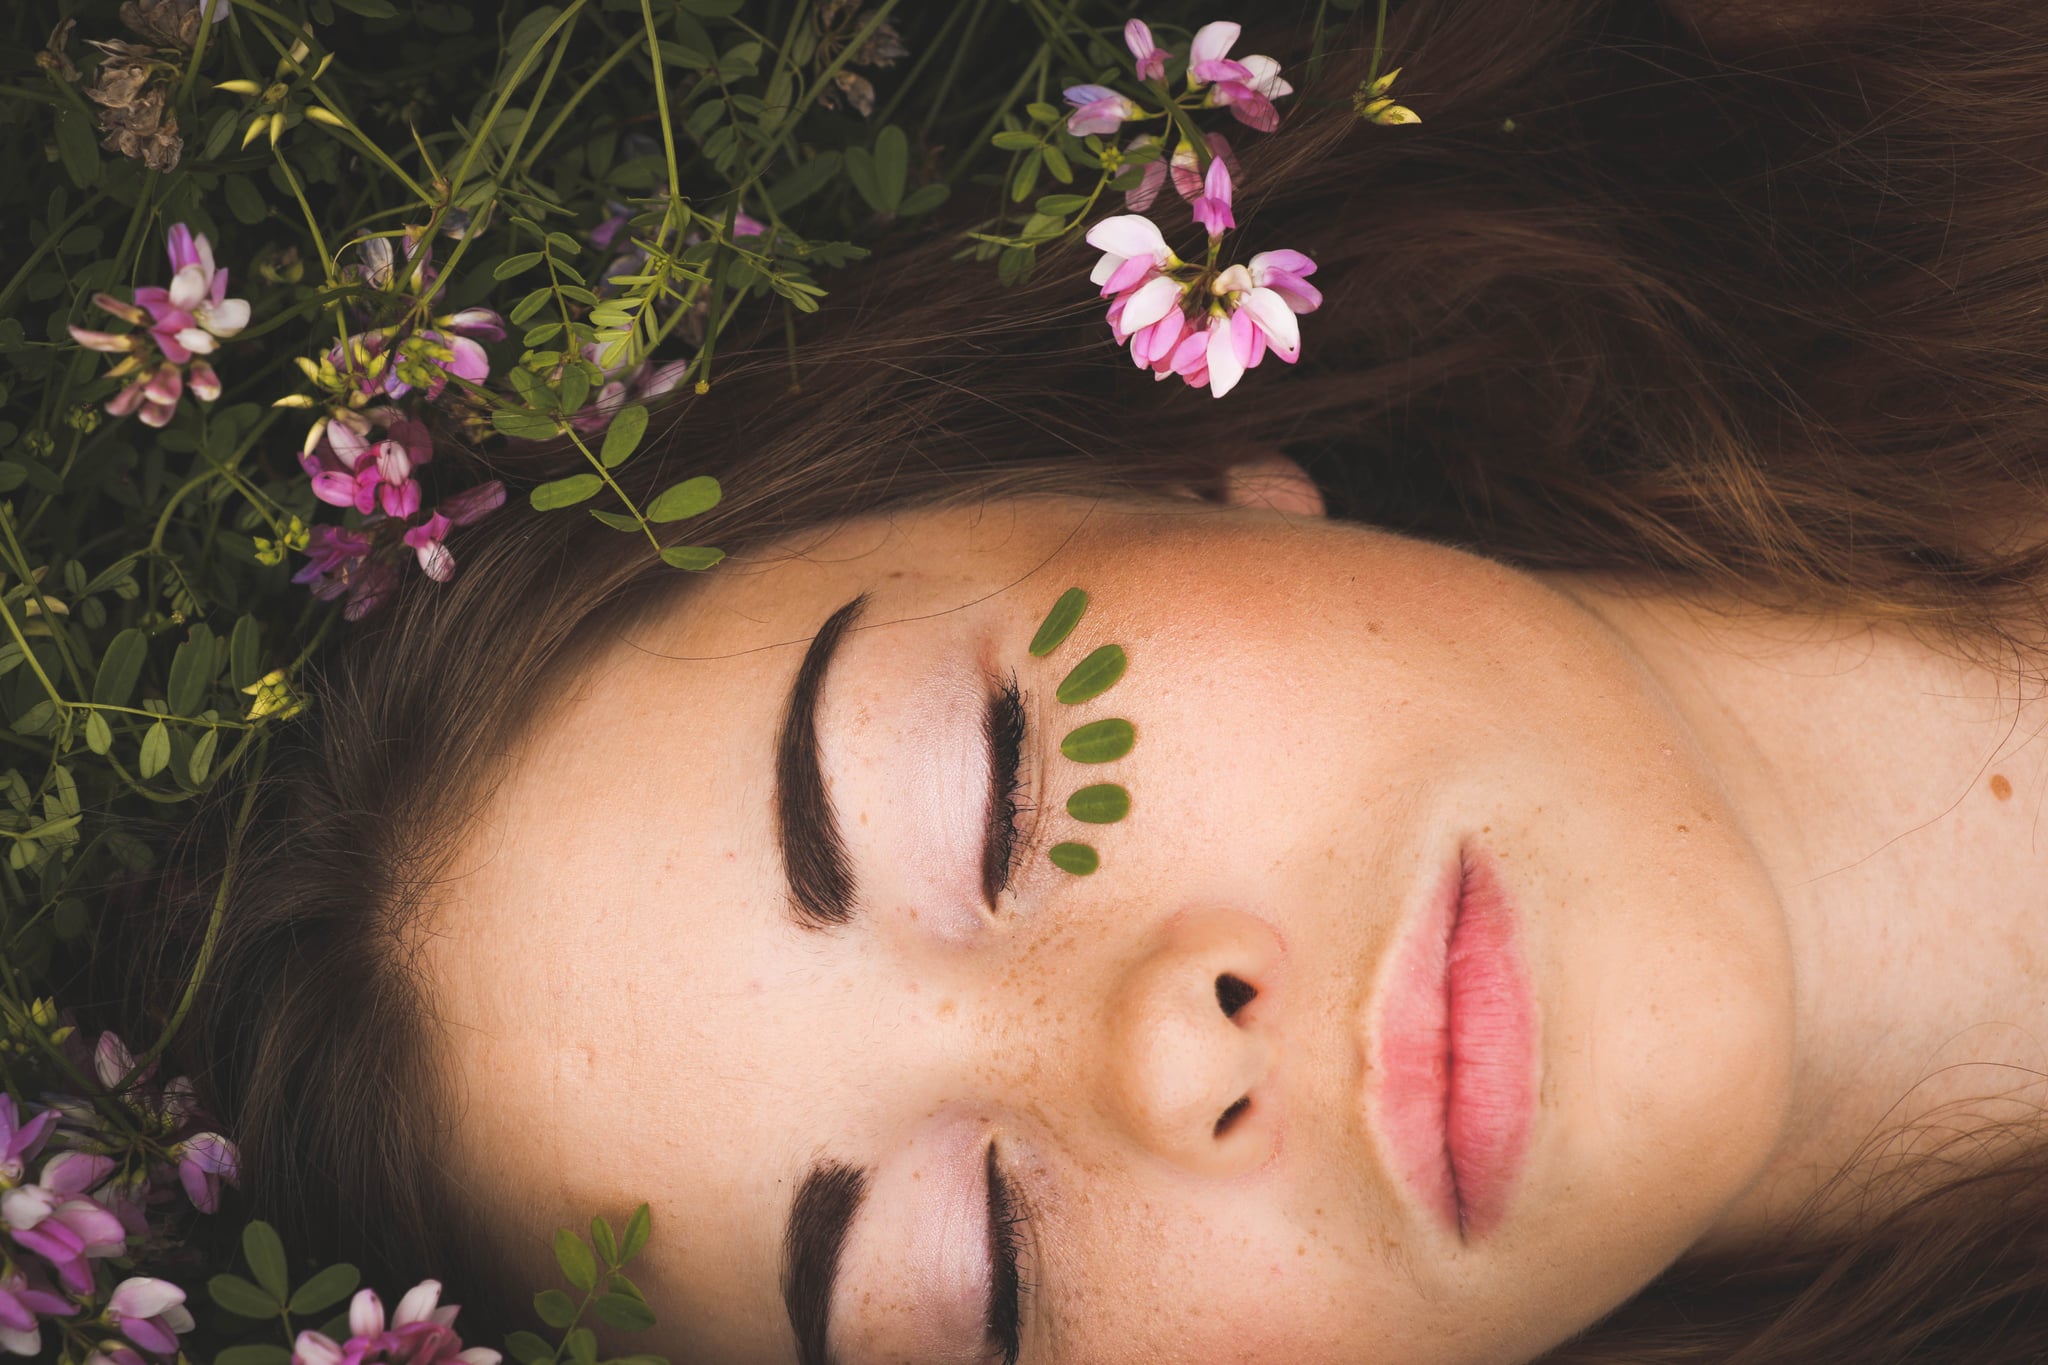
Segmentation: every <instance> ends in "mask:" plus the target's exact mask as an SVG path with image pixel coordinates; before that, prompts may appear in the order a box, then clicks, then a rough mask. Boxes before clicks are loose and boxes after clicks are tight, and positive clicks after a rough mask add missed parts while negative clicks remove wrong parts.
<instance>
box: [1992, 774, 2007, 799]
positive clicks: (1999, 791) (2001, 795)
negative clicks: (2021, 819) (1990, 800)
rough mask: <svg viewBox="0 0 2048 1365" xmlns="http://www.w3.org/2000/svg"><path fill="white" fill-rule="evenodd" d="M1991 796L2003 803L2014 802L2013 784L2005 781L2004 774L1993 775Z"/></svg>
mask: <svg viewBox="0 0 2048 1365" xmlns="http://www.w3.org/2000/svg"><path fill="white" fill-rule="evenodd" d="M1991 794H1992V795H1993V796H1995V797H1997V798H1998V799H1999V800H2001V801H2010V800H2012V783H2010V782H2008V781H2006V780H2005V774H2004V773H1993V774H1991Z"/></svg>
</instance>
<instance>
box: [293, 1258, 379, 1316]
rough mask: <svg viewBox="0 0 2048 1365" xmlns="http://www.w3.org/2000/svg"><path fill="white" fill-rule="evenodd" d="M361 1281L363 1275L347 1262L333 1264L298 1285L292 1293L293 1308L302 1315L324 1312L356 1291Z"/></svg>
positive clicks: (294, 1311)
mask: <svg viewBox="0 0 2048 1365" xmlns="http://www.w3.org/2000/svg"><path fill="white" fill-rule="evenodd" d="M361 1282H362V1276H361V1275H360V1274H359V1273H358V1272H357V1270H356V1268H355V1267H354V1266H352V1265H349V1264H348V1263H347V1262H343V1263H342V1264H340V1265H331V1266H329V1267H327V1269H325V1270H323V1271H321V1272H320V1273H319V1274H317V1275H315V1276H314V1277H313V1278H312V1279H310V1280H308V1281H306V1282H305V1283H304V1284H302V1285H300V1286H299V1287H298V1289H297V1290H296V1291H295V1292H294V1293H293V1294H292V1301H291V1310H292V1312H293V1313H294V1314H297V1315H298V1316H300V1317H305V1316H309V1315H311V1314H313V1313H324V1312H326V1311H327V1310H328V1309H330V1308H332V1307H334V1305H335V1304H337V1303H340V1302H341V1301H342V1300H343V1299H345V1298H347V1297H348V1296H349V1295H351V1294H353V1293H355V1292H356V1285H358V1284H359V1283H361Z"/></svg>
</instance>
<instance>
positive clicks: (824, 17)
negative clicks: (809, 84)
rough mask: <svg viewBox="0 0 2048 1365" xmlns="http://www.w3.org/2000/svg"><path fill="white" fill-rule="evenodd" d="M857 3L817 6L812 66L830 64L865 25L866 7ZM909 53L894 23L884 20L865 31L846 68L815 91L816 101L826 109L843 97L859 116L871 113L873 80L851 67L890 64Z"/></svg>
mask: <svg viewBox="0 0 2048 1365" xmlns="http://www.w3.org/2000/svg"><path fill="white" fill-rule="evenodd" d="M859 3H860V0H825V3H824V4H822V5H820V6H819V7H818V29H819V33H818V46H817V52H816V55H815V56H814V57H813V58H812V63H813V65H814V66H815V67H818V68H823V67H826V66H830V65H831V64H832V62H833V61H834V60H835V59H836V58H837V57H838V56H839V53H840V52H841V51H842V50H843V49H844V48H845V46H846V44H847V43H849V42H851V41H852V40H853V37H854V35H855V34H857V33H859V32H860V31H861V30H862V29H863V28H866V27H867V23H868V18H869V15H868V11H866V10H862V9H857V8H856V6H858V4H859ZM909 55H910V50H909V49H908V48H906V47H904V46H903V37H902V35H901V34H899V33H898V32H897V31H896V26H895V25H894V24H893V23H889V22H887V21H886V20H885V21H884V22H882V23H881V24H879V25H877V26H876V28H875V31H874V32H873V33H870V34H869V35H868V37H867V41H866V42H863V43H862V44H861V45H860V47H859V48H857V49H855V51H854V54H853V55H852V56H851V57H849V58H848V59H847V63H846V68H844V69H842V70H840V71H838V72H836V73H834V75H833V77H832V82H831V84H829V85H827V86H826V87H825V88H824V89H823V90H820V91H819V92H818V103H819V104H821V105H823V106H824V107H825V108H827V109H837V108H838V107H839V105H840V101H841V100H844V101H845V102H846V104H847V105H848V106H849V107H850V108H852V109H853V111H854V112H855V113H857V114H859V115H860V116H861V117H862V118H871V117H873V116H874V112H875V86H874V83H873V82H872V81H870V80H869V79H868V78H867V77H866V76H863V75H860V74H858V73H857V72H855V71H853V70H852V69H851V68H853V67H856V66H865V67H870V68H875V69H879V68H882V67H890V66H894V65H896V63H897V62H899V61H901V60H902V59H903V58H905V57H907V56H909Z"/></svg>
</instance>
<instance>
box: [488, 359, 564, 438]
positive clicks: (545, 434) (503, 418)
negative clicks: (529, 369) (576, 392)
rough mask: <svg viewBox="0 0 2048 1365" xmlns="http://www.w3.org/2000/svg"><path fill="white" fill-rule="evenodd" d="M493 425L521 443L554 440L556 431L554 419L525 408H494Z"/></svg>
mask: <svg viewBox="0 0 2048 1365" xmlns="http://www.w3.org/2000/svg"><path fill="white" fill-rule="evenodd" d="M517 373H524V372H523V371H519V372H517ZM491 425H492V426H494V427H496V428H497V429H498V430H499V431H502V432H504V433H505V434H506V435H507V436H510V437H512V438H514V439H515V440H520V441H547V440H552V439H553V438H554V435H555V431H556V427H555V419H554V418H552V417H547V416H544V415H542V414H541V413H538V412H529V411H528V410H527V409H525V408H492V409H491Z"/></svg>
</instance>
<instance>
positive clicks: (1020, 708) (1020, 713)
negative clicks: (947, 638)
mask: <svg viewBox="0 0 2048 1365" xmlns="http://www.w3.org/2000/svg"><path fill="white" fill-rule="evenodd" d="M983 724H984V725H985V727H986V731H987V735H988V751H989V755H990V758H991V760H992V762H991V767H990V771H989V803H988V836H987V840H986V842H984V843H983V845H982V854H981V889H982V894H983V895H985V896H986V897H987V898H988V903H989V908H990V909H994V908H995V903H996V898H997V897H999V896H1000V895H1002V893H1003V892H1005V891H1007V890H1009V889H1010V879H1011V878H1012V877H1013V876H1014V875H1015V873H1016V868H1017V855H1018V851H1019V846H1020V845H1021V844H1022V842H1023V839H1022V835H1021V832H1020V831H1019V829H1018V824H1017V820H1018V816H1019V815H1020V814H1022V812H1023V810H1024V807H1023V805H1022V803H1021V802H1020V801H1019V800H1018V798H1019V797H1020V796H1021V795H1022V794H1023V791H1024V724H1025V722H1024V698H1023V695H1022V694H1021V693H1020V692H1019V691H1018V690H1017V679H1016V677H1015V676H1014V675H1013V676H1012V677H1011V678H1010V679H1009V680H1008V681H1007V682H1005V683H1004V684H1003V685H1002V687H1001V688H999V689H998V690H997V691H996V694H995V695H994V696H992V697H990V698H989V702H988V712H987V715H986V718H985V719H984V721H983Z"/></svg>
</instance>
